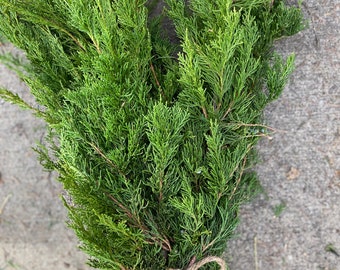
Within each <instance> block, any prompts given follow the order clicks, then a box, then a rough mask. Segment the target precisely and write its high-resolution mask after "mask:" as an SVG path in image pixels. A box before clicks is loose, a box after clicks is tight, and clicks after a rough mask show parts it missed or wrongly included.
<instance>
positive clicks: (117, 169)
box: [89, 142, 128, 180]
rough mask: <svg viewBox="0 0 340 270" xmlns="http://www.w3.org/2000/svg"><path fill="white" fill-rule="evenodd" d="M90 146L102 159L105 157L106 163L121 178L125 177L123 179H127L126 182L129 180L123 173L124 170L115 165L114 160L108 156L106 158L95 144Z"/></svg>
mask: <svg viewBox="0 0 340 270" xmlns="http://www.w3.org/2000/svg"><path fill="white" fill-rule="evenodd" d="M89 145H91V146H92V148H93V149H94V150H95V151H96V152H97V153H98V154H99V155H100V156H101V157H103V158H104V159H105V161H106V162H107V163H108V164H109V165H111V166H112V167H113V168H114V169H115V170H116V171H117V172H118V173H119V174H120V175H121V176H123V178H124V179H125V180H128V178H127V176H126V175H125V173H124V172H123V171H122V170H120V169H119V168H118V166H117V165H116V164H114V163H113V162H112V160H110V159H109V158H108V157H107V156H105V154H104V153H103V152H102V151H101V150H100V149H99V148H98V147H97V146H96V145H95V144H93V143H91V142H90V143H89Z"/></svg>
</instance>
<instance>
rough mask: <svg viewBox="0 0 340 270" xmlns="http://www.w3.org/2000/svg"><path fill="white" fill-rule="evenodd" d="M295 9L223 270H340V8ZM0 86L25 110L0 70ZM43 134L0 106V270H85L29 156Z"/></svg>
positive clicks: (335, 1)
mask: <svg viewBox="0 0 340 270" xmlns="http://www.w3.org/2000/svg"><path fill="white" fill-rule="evenodd" d="M303 9H304V12H305V14H306V17H307V18H308V20H309V21H310V26H309V28H308V29H307V30H305V31H303V32H302V33H300V34H298V35H296V36H295V37H292V38H289V39H285V40H281V41H280V42H279V43H278V45H277V47H278V50H279V51H280V52H281V53H282V54H284V55H288V54H289V53H290V52H295V53H296V71H295V72H294V74H293V76H292V77H291V79H290V82H289V84H288V86H287V87H286V89H285V91H284V93H283V95H282V97H281V98H280V99H279V100H278V101H276V102H274V103H273V104H272V105H271V106H269V107H268V109H267V110H266V114H265V117H266V122H267V124H268V125H270V126H271V127H274V128H276V129H277V130H278V131H277V132H276V133H275V134H274V135H273V136H272V139H270V140H268V139H264V140H263V141H262V142H261V143H260V145H259V150H260V157H261V159H262V161H261V163H260V164H259V165H258V166H257V171H258V173H259V176H260V179H261V182H262V184H263V187H264V191H265V193H264V194H262V195H261V196H259V197H258V198H257V199H256V200H254V201H253V202H252V203H249V204H247V205H245V206H244V207H242V211H241V214H240V218H241V223H240V226H239V229H238V236H237V237H235V239H234V240H232V241H231V242H230V243H229V248H228V252H226V259H227V261H228V264H229V267H230V269H231V270H305V269H306V270H307V269H311V270H319V269H320V270H340V257H339V254H338V255H337V254H336V253H340V210H339V203H340V77H339V68H340V63H339V61H340V58H339V56H340V51H339V48H340V40H339V39H340V36H339V29H340V28H339V25H340V2H339V0H319V1H317V0H306V1H305V2H304V4H303ZM0 85H1V86H5V87H7V88H9V89H11V90H13V91H16V92H17V93H19V94H20V95H21V97H23V98H24V99H25V100H28V101H30V102H33V99H32V97H31V96H30V95H29V92H28V90H27V88H26V87H25V86H24V85H23V84H22V83H21V82H20V81H19V80H18V79H17V78H16V77H15V75H14V74H13V73H12V72H10V71H8V70H7V69H5V68H4V67H3V66H0ZM44 132H45V129H44V123H43V122H41V121H39V120H36V119H35V118H34V117H33V116H32V115H31V114H30V113H29V112H27V111H22V110H20V109H18V108H17V107H15V106H13V105H10V104H7V103H5V102H3V101H0V173H1V174H0V269H6V270H9V269H25V270H26V269H30V270H31V269H33V270H46V269H58V270H64V269H65V270H66V269H72V270H73V269H77V270H81V269H82V270H85V269H88V267H87V266H86V265H85V258H86V257H85V256H84V255H83V254H82V253H81V252H80V251H78V250H77V248H76V247H77V241H76V238H75V237H74V235H73V233H72V231H70V230H69V229H67V228H66V226H65V220H66V213H65V209H64V208H63V206H62V203H61V201H60V200H59V198H58V196H60V194H61V187H60V186H59V185H58V183H56V182H55V181H54V179H55V176H54V175H51V174H49V173H46V172H44V171H43V170H42V168H41V166H40V165H39V163H38V161H37V160H36V154H35V153H34V151H33V150H32V149H31V147H32V146H34V145H35V143H36V141H39V140H41V138H42V136H43V135H44ZM333 249H334V250H333ZM332 250H333V251H335V252H331V251H332Z"/></svg>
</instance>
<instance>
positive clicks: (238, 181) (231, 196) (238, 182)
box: [229, 156, 247, 201]
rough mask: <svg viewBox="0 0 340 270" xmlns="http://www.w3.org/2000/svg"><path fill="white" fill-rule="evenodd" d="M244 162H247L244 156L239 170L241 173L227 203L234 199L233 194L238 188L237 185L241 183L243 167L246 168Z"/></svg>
mask: <svg viewBox="0 0 340 270" xmlns="http://www.w3.org/2000/svg"><path fill="white" fill-rule="evenodd" d="M246 161H247V157H246V156H245V157H244V158H243V163H242V169H241V172H240V176H239V177H238V179H237V181H236V185H235V187H234V189H233V191H232V192H231V194H230V196H229V201H230V200H231V199H232V198H233V197H234V194H235V192H236V189H237V187H238V185H239V184H240V182H241V178H242V175H243V171H244V167H245V166H246Z"/></svg>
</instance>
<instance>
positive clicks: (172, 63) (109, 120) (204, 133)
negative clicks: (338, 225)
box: [0, 0, 304, 270]
mask: <svg viewBox="0 0 340 270" xmlns="http://www.w3.org/2000/svg"><path fill="white" fill-rule="evenodd" d="M166 3H167V10H166V11H165V12H164V13H163V14H161V15H160V16H154V15H152V16H151V15H149V14H153V10H152V9H153V8H154V7H155V6H156V5H157V1H148V2H145V0H34V1H25V0H0V14H1V20H0V32H1V34H2V35H3V36H5V37H6V39H8V40H9V41H10V42H12V43H13V44H15V45H16V46H17V47H19V48H21V49H22V50H23V51H25V53H26V58H27V59H28V60H29V61H25V60H22V59H21V60H20V59H16V58H15V57H14V56H13V57H12V56H9V55H2V56H1V58H2V60H3V62H4V63H6V64H7V65H8V66H9V67H10V68H12V69H14V70H16V71H17V73H18V75H19V76H20V77H21V78H22V80H24V81H25V82H26V83H27V85H28V86H29V87H30V89H31V91H32V93H33V95H34V96H35V97H36V100H37V102H38V103H39V105H40V106H39V108H40V109H38V108H36V107H34V106H32V105H30V104H27V103H26V102H25V101H23V100H22V99H20V97H19V96H18V95H15V94H12V93H11V92H9V91H7V90H5V89H1V90H0V97H1V98H3V99H5V100H8V101H10V102H13V103H17V104H19V105H20V106H21V107H24V108H28V109H31V110H33V111H34V112H35V113H36V115H37V116H39V117H41V118H43V119H44V120H45V121H46V122H47V123H48V126H49V131H50V132H49V135H48V136H47V139H48V141H49V145H47V146H43V145H41V146H38V148H37V151H38V152H39V153H40V159H41V162H42V164H43V165H44V166H45V167H46V168H47V169H49V170H55V171H58V173H59V181H60V182H61V183H62V184H63V186H64V188H65V190H67V192H68V194H69V196H70V199H68V200H66V199H65V200H64V202H65V206H66V207H67V209H68V211H69V218H70V221H69V226H70V227H71V228H73V229H74V231H75V233H76V234H77V236H78V238H79V239H80V241H81V248H82V249H83V250H84V251H85V252H86V253H87V254H89V256H90V261H89V264H90V265H91V266H93V267H95V268H99V269H120V270H122V269H155V270H157V269H198V268H197V267H198V266H200V265H202V263H201V264H200V262H203V261H204V263H206V262H207V264H205V265H204V266H203V267H202V268H204V269H216V268H217V266H218V265H217V263H218V259H217V258H216V256H221V254H222V252H223V251H224V250H225V248H226V244H227V240H228V239H230V237H231V236H232V235H233V232H234V230H235V227H236V225H237V223H238V209H239V206H240V204H241V203H243V202H245V201H247V200H249V199H250V198H251V197H252V196H254V194H256V192H257V191H259V184H258V180H257V177H256V174H255V173H254V171H252V170H251V168H252V166H253V165H254V161H255V151H254V146H255V145H256V143H257V142H258V140H259V138H261V137H263V136H266V135H267V133H268V132H269V130H268V129H267V128H266V126H264V125H263V124H262V111H263V109H264V108H265V106H266V105H267V104H268V103H269V102H271V101H272V100H274V99H276V98H277V97H278V96H279V95H280V93H281V91H282V90H283V88H284V86H285V83H286V82H287V79H288V76H289V74H290V73H291V72H292V69H293V62H294V56H293V55H291V56H289V57H288V58H287V59H286V60H285V61H284V60H283V59H282V58H281V57H280V56H278V55H277V54H275V53H274V52H273V49H272V47H273V42H274V40H276V39H278V38H281V37H283V36H289V35H292V34H295V33H297V32H298V31H299V30H301V29H302V28H303V27H304V22H303V19H302V14H301V11H300V9H299V8H296V7H289V6H286V5H285V4H284V3H283V1H280V0H275V1H272V0H270V1H269V0H234V1H232V0H191V1H184V0H167V1H166ZM164 20H171V21H172V24H173V25H172V26H171V27H174V29H175V30H174V31H175V33H176V39H175V40H174V39H172V40H170V39H169V38H168V36H169V35H171V33H170V32H171V27H170V28H168V29H167V31H164V29H163V28H162V25H163V22H164ZM172 35H173V34H172ZM41 108H42V109H41ZM209 262H210V263H209ZM219 265H222V263H219ZM195 267H196V268H195Z"/></svg>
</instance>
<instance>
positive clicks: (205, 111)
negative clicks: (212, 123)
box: [202, 106, 208, 119]
mask: <svg viewBox="0 0 340 270" xmlns="http://www.w3.org/2000/svg"><path fill="white" fill-rule="evenodd" d="M202 111H203V114H204V117H205V118H206V119H208V114H207V110H206V109H205V107H203V106H202Z"/></svg>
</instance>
